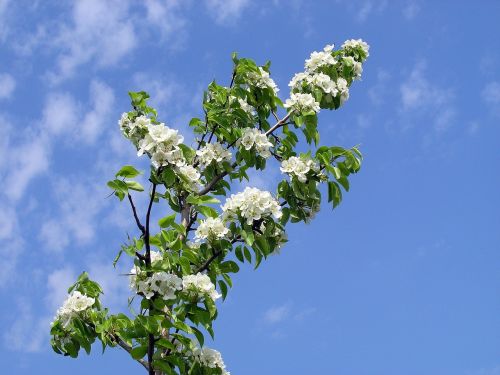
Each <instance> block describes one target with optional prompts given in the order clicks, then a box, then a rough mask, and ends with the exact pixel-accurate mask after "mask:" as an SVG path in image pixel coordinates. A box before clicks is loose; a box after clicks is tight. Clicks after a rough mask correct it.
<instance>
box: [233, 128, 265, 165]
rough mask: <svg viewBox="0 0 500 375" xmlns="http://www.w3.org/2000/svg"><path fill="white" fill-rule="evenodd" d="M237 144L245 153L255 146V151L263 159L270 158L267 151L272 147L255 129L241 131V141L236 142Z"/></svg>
mask: <svg viewBox="0 0 500 375" xmlns="http://www.w3.org/2000/svg"><path fill="white" fill-rule="evenodd" d="M238 144H239V145H240V144H241V145H242V146H243V147H244V148H245V150H247V151H248V150H250V149H251V148H252V147H254V146H255V151H256V152H257V154H259V155H260V156H262V157H263V158H268V157H269V156H271V152H270V151H269V149H270V148H271V147H273V144H272V143H271V142H269V139H267V136H266V135H265V134H264V133H261V132H260V131H259V130H258V129H255V128H245V129H243V134H242V136H241V139H240V140H238Z"/></svg>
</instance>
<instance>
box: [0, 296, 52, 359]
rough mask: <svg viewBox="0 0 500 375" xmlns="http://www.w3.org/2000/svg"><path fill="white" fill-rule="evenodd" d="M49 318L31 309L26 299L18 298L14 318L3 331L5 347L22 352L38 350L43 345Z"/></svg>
mask: <svg viewBox="0 0 500 375" xmlns="http://www.w3.org/2000/svg"><path fill="white" fill-rule="evenodd" d="M50 321H51V318H50V317H49V316H42V317H41V314H40V313H39V312H38V311H34V310H33V306H32V303H31V302H30V301H29V300H27V299H19V300H18V302H17V310H16V315H15V317H14V320H13V321H12V322H11V324H10V326H9V327H8V328H7V329H6V331H4V334H3V339H4V343H5V347H6V348H9V349H10V350H14V351H22V352H23V353H26V352H27V353H34V352H39V351H41V350H42V348H43V347H45V345H46V342H47V336H48V330H49V327H50Z"/></svg>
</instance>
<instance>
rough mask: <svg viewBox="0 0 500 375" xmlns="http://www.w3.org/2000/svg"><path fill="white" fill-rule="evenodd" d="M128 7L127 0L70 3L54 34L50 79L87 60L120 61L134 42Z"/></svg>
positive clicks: (103, 63)
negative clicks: (55, 52)
mask: <svg viewBox="0 0 500 375" xmlns="http://www.w3.org/2000/svg"><path fill="white" fill-rule="evenodd" d="M129 7H130V2H129V1H124V0H111V1H100V0H79V1H76V2H75V3H73V7H72V9H71V16H70V20H69V22H68V23H67V24H63V25H62V26H61V28H60V30H59V31H58V34H57V35H56V37H55V38H54V46H55V47H57V48H58V49H60V50H61V53H60V54H59V56H58V58H57V61H56V66H57V69H56V71H55V72H52V73H51V74H50V78H51V80H52V81H53V82H54V83H57V82H60V81H61V80H64V79H66V78H68V77H71V76H72V75H73V74H74V73H75V71H76V69H77V68H78V67H79V66H80V65H83V64H85V63H88V62H90V61H94V62H95V63H96V64H97V65H98V66H101V67H102V66H109V65H114V64H116V63H117V62H119V61H122V59H123V58H124V57H125V56H126V55H127V54H128V53H129V52H130V51H132V49H134V48H135V47H136V45H137V43H138V41H137V34H136V31H135V29H134V24H133V22H132V20H131V18H130V17H129Z"/></svg>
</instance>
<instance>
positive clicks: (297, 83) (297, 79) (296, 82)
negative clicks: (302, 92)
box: [288, 72, 311, 89]
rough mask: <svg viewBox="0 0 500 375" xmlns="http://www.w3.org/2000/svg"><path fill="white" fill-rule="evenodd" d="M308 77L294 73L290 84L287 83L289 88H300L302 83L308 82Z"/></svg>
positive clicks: (305, 74) (307, 75)
mask: <svg viewBox="0 0 500 375" xmlns="http://www.w3.org/2000/svg"><path fill="white" fill-rule="evenodd" d="M310 77H311V76H310V75H309V74H307V73H304V72H300V73H295V75H294V76H293V78H292V79H291V81H290V83H288V86H289V87H291V88H292V89H294V88H300V87H301V86H302V82H304V81H305V82H309V79H310Z"/></svg>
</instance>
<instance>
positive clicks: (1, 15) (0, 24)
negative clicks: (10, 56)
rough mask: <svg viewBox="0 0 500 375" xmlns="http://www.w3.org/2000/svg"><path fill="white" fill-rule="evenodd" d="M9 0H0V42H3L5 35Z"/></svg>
mask: <svg viewBox="0 0 500 375" xmlns="http://www.w3.org/2000/svg"><path fill="white" fill-rule="evenodd" d="M9 3H10V0H0V42H3V41H4V40H5V37H6V35H7V31H8V28H7V25H8V23H7V9H8V6H9Z"/></svg>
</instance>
